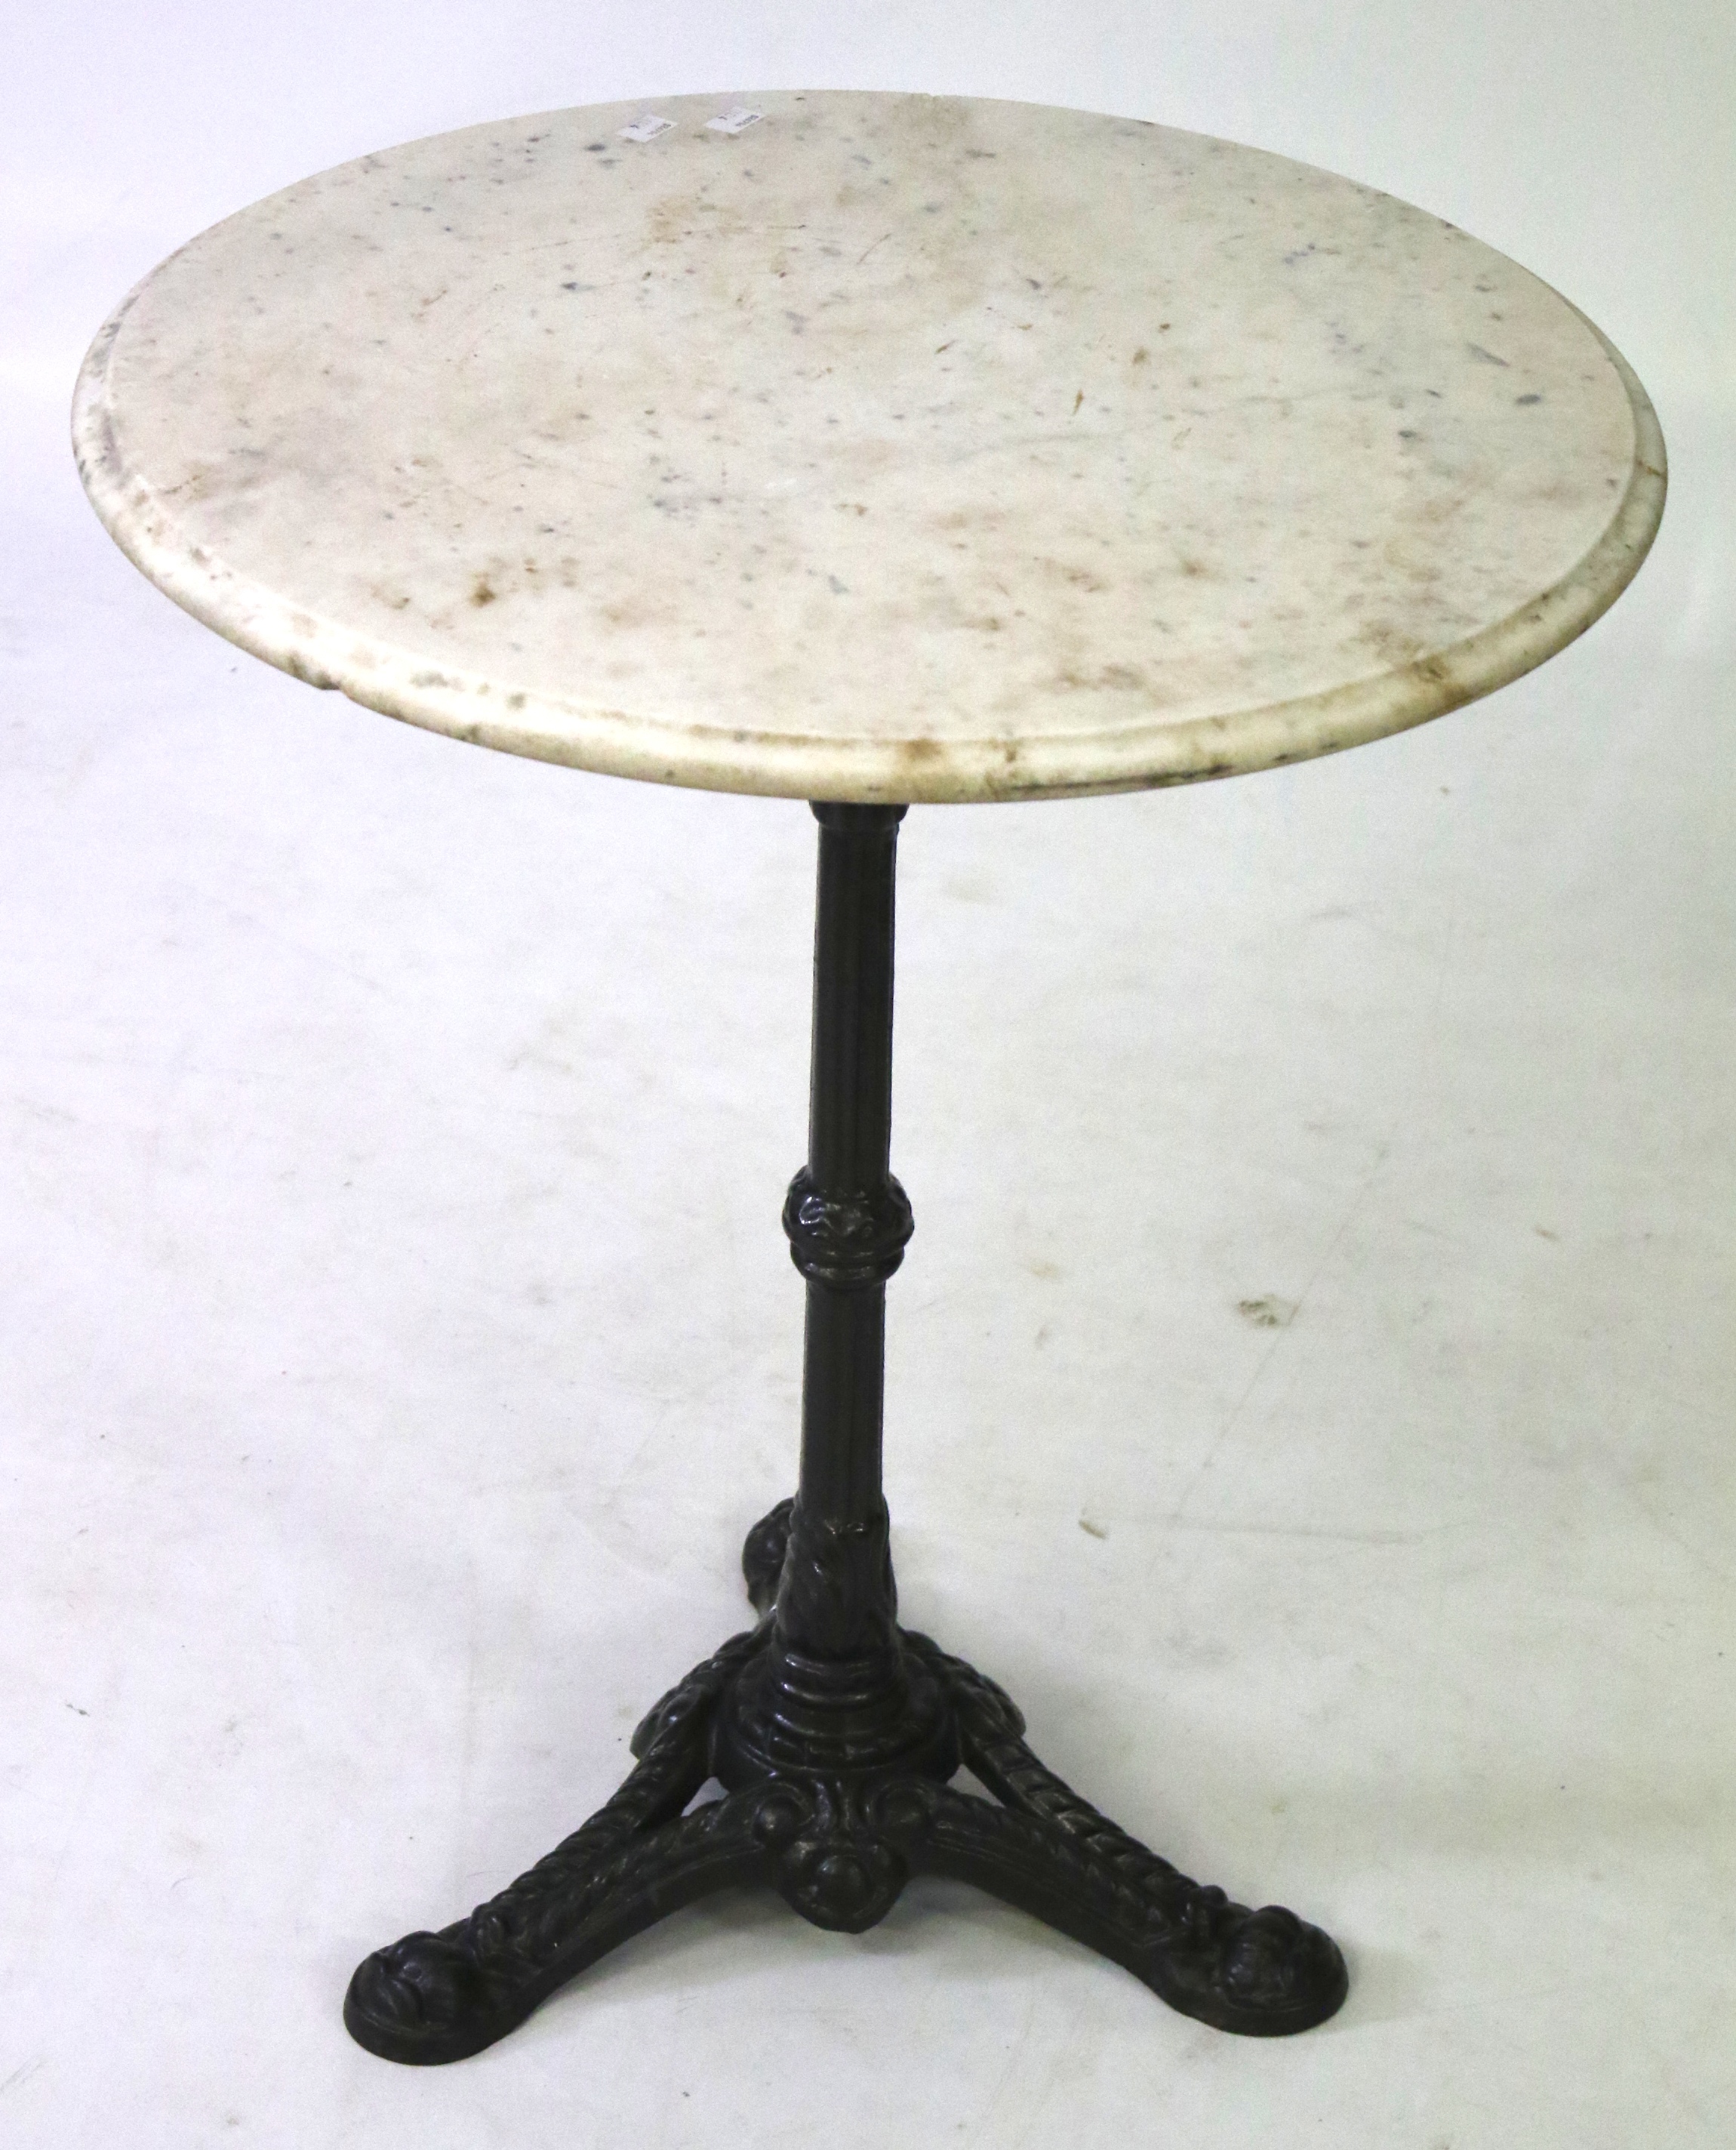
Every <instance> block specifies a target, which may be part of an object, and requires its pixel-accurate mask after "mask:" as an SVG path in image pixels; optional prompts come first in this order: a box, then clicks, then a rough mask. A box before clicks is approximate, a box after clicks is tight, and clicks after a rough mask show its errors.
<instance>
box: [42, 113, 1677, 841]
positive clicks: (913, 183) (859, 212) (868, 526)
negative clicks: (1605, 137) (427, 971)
mask: <svg viewBox="0 0 1736 2150" xmlns="http://www.w3.org/2000/svg"><path fill="white" fill-rule="evenodd" d="M659 120H661V121H664V122H667V123H669V124H664V125H662V126H659V125H656V124H651V123H654V122H656V121H659ZM719 123H722V124H719ZM75 432H76V439H77V445H78V454H79V460H80V467H81V469H82V471H83V476H84V479H85V482H86V484H87V486H88V488H89V490H90V492H91V496H92V497H93V501H94V502H95V504H96V506H97V508H98V512H99V513H100V514H101V515H102V517H103V520H104V521H105V522H106V523H107V524H108V526H109V529H110V530H111V531H112V532H113V533H114V536H115V538H116V539H117V540H118V542H119V543H120V544H121V545H122V546H123V547H124V548H125V549H126V550H127V552H128V553H129V554H130V555H131V557H132V558H134V560H135V561H136V562H137V563H138V564H139V566H140V567H141V568H143V569H144V572H145V573H147V574H148V575H149V576H150V577H151V578H153V580H154V581H156V582H157V583H160V584H161V585H162V587H163V588H164V589H166V590H167V591H168V592H169V594H170V595H171V596H173V597H174V598H176V599H177V600H178V601H179V603H182V604H184V605H185V606H186V607H187V608H189V610H190V611H192V612H193V613H195V614H197V616H198V617H199V618H201V619H203V620H204V621H206V622H207V623H209V625H211V626H212V627H214V628H217V629H218V630H219V631H220V633H224V634H225V635H227V636H229V637H230V638H231V639H232V640H233V641H235V642H236V643H240V645H241V646H242V647H243V648H245V649H250V650H252V651H254V652H255V654H258V655H260V656H262V657H265V658H266V659H269V660H270V662H272V663H273V664H280V665H282V666H284V667H285V668H286V669H289V670H291V671H293V672H295V673H297V674H300V676H301V677H303V678H305V679H310V680H311V681H313V682H315V683H316V684H320V685H324V686H332V687H337V688H341V689H342V690H343V691H344V692H345V693H346V694H349V695H351V696H352V697H353V698H354V699H356V700H357V701H359V702H362V703H365V704H367V705H368V706H370V707H371V708H374V709H381V710H383V711H385V712H386V713H387V714H391V715H393V716H397V717H401V718H405V719H408V720H410V721H411V722H412V723H416V724H424V725H427V726H430V727H431V728H432V729H436V730H439V731H443V732H447V733H451V734H454V735H455V736H457V737H460V738H463V739H474V740H477V741H478V742H480V743H482V744H486V745H489V746H493V747H498V748H502V749H507V750H508V751H511V752H513V753H518V754H526V755H537V756H540V757H542V758H543V759H545V760H553V761H559V762H567V763H571V764H575V765H579V766H581V767H584V768H589V769H596V770H608V771H612V772H614V773H616V774H618V775H628V776H636V777H644V778H650V779H653V780H658V781H662V782H669V783H678V784H688V785H704V786H708V787H712V788H716V789H722V790H744V791H762V792H771V793H780V794H789V795H808V796H827V797H832V798H851V799H863V800H873V799H904V800H961V799H985V798H1010V797H1019V796H1032V795H1046V794H1057V793H1067V792H1081V791H1092V790H1117V789H1127V788H1133V787H1137V786H1140V785H1153V784H1163V783H1173V782H1178V781H1186V780H1190V779H1193V778H1199V777H1206V776H1217V775H1229V774H1231V773H1234V772H1236V771H1239V770H1253V769H1259V768H1263V767H1268V766H1270V765H1274V764H1276V763H1280V762H1284V761H1292V760H1298V759H1300V758H1302V757H1304V756H1306V755H1315V754H1320V753H1325V752H1328V751H1330V750H1332V749H1336V748H1340V747H1345V746H1349V745H1353V744H1356V743H1358V742H1360V741H1361V740H1365V739H1371V738H1375V737H1378V736H1380V735H1381V734H1385V733H1388V732H1391V731H1395V730H1398V729H1401V728H1402V727H1404V726H1405V725H1407V724H1416V723H1419V722H1421V721H1422V720H1423V719H1426V718H1428V717H1431V716H1435V715H1437V714H1440V713H1441V711H1442V710H1445V709H1451V708H1453V707H1455V706H1456V705H1457V704H1461V703H1463V702H1466V701H1468V700H1471V699H1473V698H1474V697H1476V696H1477V695H1479V694H1486V693H1487V692H1488V691H1490V689H1492V688H1495V687H1497V686H1499V685H1501V684H1503V683H1505V682H1506V681H1507V680H1509V679H1512V678H1514V677H1515V676H1516V675H1517V674H1520V673H1522V672H1524V671H1526V670H1527V669H1529V668H1530V667H1531V666H1532V665H1534V664H1538V663H1540V662H1541V661H1542V659H1545V658H1546V657H1547V656H1549V655H1551V654H1552V653H1553V652H1554V651H1556V650H1557V649H1560V648H1561V647H1562V644H1563V643H1566V642H1567V641H1569V640H1570V639H1572V637H1573V636H1574V635H1576V634H1577V633H1580V632H1582V630H1583V629H1584V628H1586V627H1587V625H1588V624H1589V623H1591V622H1592V620H1593V619H1595V618H1597V615H1598V614H1599V613H1601V612H1602V610H1603V609H1604V608H1605V607H1607V605H1608V604H1609V603H1611V602H1612V600H1613V599H1614V598H1615V597H1616V596H1617V594H1618V593H1619V592H1620V591H1621V589H1622V588H1623V587H1624V586H1625V584H1626V583H1627V580H1628V579H1629V578H1630V577H1631V576H1632V575H1633V573H1634V572H1635V570H1636V569H1637V568H1638V564H1639V562H1640V560H1641V559H1642V558H1643V556H1644V553H1645V552H1646V549H1647V548H1648V544H1649V543H1650V541H1651V538H1652V536H1653V532H1654V531H1655V530H1656V528H1657V525H1658V518H1659V516H1660V515H1661V513H1662V510H1663V492H1664V459H1663V441H1662V437H1661V435H1660V433H1659V431H1658V424H1657V421H1656V418H1655V416H1654V415H1653V411H1652V409H1651V406H1650V404H1649V403H1648V401H1647V398H1646V396H1645V395H1644V392H1643V390H1642V389H1641V388H1640V386H1639V385H1638V382H1637V381H1635V379H1634V377H1633V374H1632V373H1631V371H1629V370H1628V368H1627V366H1625V364H1624V363H1623V362H1622V359H1621V358H1620V356H1618V354H1617V352H1616V351H1614V350H1613V349H1612V347H1611V346H1610V345H1609V344H1608V343H1607V341H1606V340H1605V339H1604V338H1603V337H1602V336H1601V334H1600V333H1599V332H1598V331H1597V330H1596V329H1595V328H1594V327H1592V325H1591V324H1590V323H1588V322H1587V320H1585V319H1584V318H1583V316H1582V315H1580V314H1579V313H1578V312H1577V311H1576V310H1575V309H1574V308H1573V307H1572V306H1571V305H1568V304H1567V302H1566V301H1565V300H1563V299H1562V298H1561V297H1560V296H1559V295H1557V294H1556V293H1555V292H1553V291H1552V290H1549V289H1548V288H1547V286H1546V285H1542V284H1541V283H1540V282H1538V280H1537V279H1536V278H1535V277H1533V276H1532V275H1529V274H1528V273H1527V271H1526V270H1523V269H1521V268H1519V267H1518V266H1516V265H1515V264H1514V263H1512V262H1511V261H1509V260H1506V259H1505V258H1504V257H1503V256H1501V255H1498V254H1496V253H1494V252H1492V251H1491V250H1490V249H1489V248H1487V247H1486V246H1483V245H1481V244H1479V243H1478V242H1477V241H1476V240H1471V239H1470V238H1468V237H1466V235H1465V234H1464V233H1462V232H1461V231H1458V230H1455V229H1453V228H1452V227H1451V225H1446V224H1442V223H1441V222H1440V221H1438V220H1436V219H1435V218H1433V217H1431V216H1428V215H1426V214H1423V213H1422V212H1421V211H1420V210H1418V209H1411V208H1409V207H1407V206H1406V205H1405V204H1403V203H1400V202H1397V201H1395V200H1393V199H1390V197H1388V196H1385V195H1382V194H1376V193H1374V192H1372V191H1371V190H1370V189H1367V188H1365V187H1360V186H1358V185H1355V184H1352V183H1351V182H1350V181H1349V180H1346V179H1339V178H1335V177H1333V176H1331V175H1330V174H1325V173H1323V172H1320V171H1317V170H1315V169H1311V168H1310V167H1307V166H1304V165H1299V164H1294V163H1291V162H1289V161H1288V160H1286V159H1280V158H1276V157H1272V156H1269V155H1266V154H1263V153H1261V152H1259V151H1256V150H1253V149H1242V148H1238V147H1235V146H1234V145H1231V144H1225V143H1222V142H1218V141H1214V140H1212V139H1209V138H1206V137H1203V136H1199V135H1193V134H1179V133H1177V132H1175V131H1173V130H1171V129H1164V128H1159V127H1153V126H1150V125H1148V124H1142V123H1136V122H1133V121H1129V120H1120V119H1106V118H1101V117H1098V116H1094V115H1091V114H1080V113H1073V112H1065V111H1059V110H1054V109H1047V108H1044V107H1040V106H1032V105H1019V104H1011V103H988V102H981V101H976V100H961V99H955V98H923V97H912V96H901V95H885V94H873V95H866V94H862V95H858V94H834V93H825V94H820V93H814V94H809V95H800V94H795V93H776V94H770V93H768V94H765V95H763V96H761V95H754V96H751V97H739V96H734V95H729V96H719V97H715V98H670V99H669V100H666V101H664V102H663V103H659V104H657V105H655V106H654V107H652V108H649V109H646V108H643V107H638V106H633V107H628V106H618V107H597V108H592V109H586V110H582V111H576V112H563V113H555V114H543V115H541V116H539V117H536V118H532V119H517V120H512V121H509V122H507V123H504V124H500V125H494V126H487V127H480V128H474V129H468V130H467V131H465V132H463V133H460V134H448V135H443V136H439V137H436V138H433V139H429V140H426V141H422V142H418V143H413V144H409V145H407V146H406V147H404V148H401V149H394V150H391V151H388V152H386V153H385V154H381V155H378V156H373V157H368V158H364V159H361V161H360V162H358V163H356V164H348V165H345V166H342V167H341V168H339V169H336V170H335V171H331V172H328V173H325V174H321V175H320V176H319V177H317V178H315V179H308V180H306V181H305V182H303V183H302V184H300V185H299V186H295V187H292V188H290V189H288V190H287V191H285V193H283V194H278V195H275V196H273V197H272V198H271V199H269V200H267V201H265V202H262V203H260V204H257V205H256V206H255V207H254V208H252V209H248V210H246V211H245V212H243V213H242V214H240V215H239V216H236V217H233V218H231V219H230V220H228V221H227V222H225V223H224V224H221V225H218V226H216V227H215V228H214V230H211V231H209V232H207V233H205V234H204V235H203V236H202V237H200V238H199V239H197V240H194V242H193V243H192V244H191V245H189V246H188V247H186V248H184V250H182V251H181V252H180V253H179V254H177V255H174V257H173V258H172V259H171V260H169V261H167V262H165V263H164V265H162V267H161V268H159V270H156V271H155V273H154V275H151V276H150V277H149V278H148V279H147V280H145V282H144V284H143V285H140V286H139V289H138V290H136V291H134V293H133V295H131V297H130V298H129V299H128V300H127V301H126V302H125V303H124V305H123V306H122V307H121V309H120V310H119V313H118V314H116V315H115V316H114V319H113V320H111V321H110V322H109V325H108V326H106V327H105V328H104V329H103V331H102V333H101V335H100V336H98V339H97V341H96V343H95V345H94V346H93V348H92V351H91V353H90V356H89V358H88V361H87V363H86V366H85V370H84V372H83V376H82V379H81V381H80V385H79V390H78V402H77V407H76V411H75Z"/></svg>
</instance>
